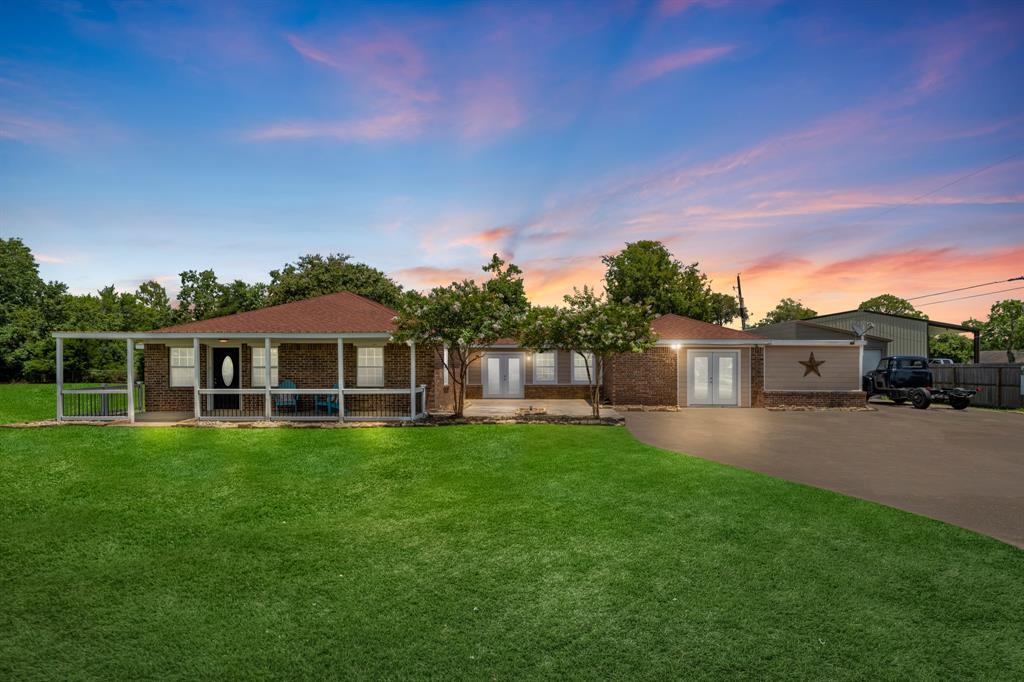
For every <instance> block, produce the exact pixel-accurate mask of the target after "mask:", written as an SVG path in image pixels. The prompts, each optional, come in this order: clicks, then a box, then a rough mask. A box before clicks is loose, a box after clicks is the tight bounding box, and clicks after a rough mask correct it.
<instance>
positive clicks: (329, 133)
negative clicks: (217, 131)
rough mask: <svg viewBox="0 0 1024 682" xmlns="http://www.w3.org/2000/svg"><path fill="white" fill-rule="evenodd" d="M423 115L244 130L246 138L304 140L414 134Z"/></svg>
mask: <svg viewBox="0 0 1024 682" xmlns="http://www.w3.org/2000/svg"><path fill="white" fill-rule="evenodd" d="M422 124H423V117H422V116H421V115H420V114H419V113H417V112H415V111H405V112H396V113H392V114H386V115H383V116H374V117H371V118H365V119H358V120H351V121H326V122H314V121H292V122H287V123H275V124H273V125H269V126H266V127H264V128H257V129H255V130H251V131H249V132H247V133H245V135H244V137H245V138H246V139H249V140H308V139H315V138H323V139H333V140H343V141H352V142H379V141H382V140H392V139H403V138H410V137H415V136H416V135H418V134H419V133H420V131H421V129H422Z"/></svg>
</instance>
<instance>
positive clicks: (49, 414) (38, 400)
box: [0, 384, 57, 424]
mask: <svg viewBox="0 0 1024 682" xmlns="http://www.w3.org/2000/svg"><path fill="white" fill-rule="evenodd" d="M56 415H57V387H56V386H55V385H54V384H0V424H10V423H11V422H33V421H39V420H41V419H53V418H54V417H55V416H56Z"/></svg>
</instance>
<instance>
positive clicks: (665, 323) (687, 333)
mask: <svg viewBox="0 0 1024 682" xmlns="http://www.w3.org/2000/svg"><path fill="white" fill-rule="evenodd" d="M651 329H653V330H654V332H655V333H656V334H657V335H658V337H659V338H661V339H665V340H671V341H675V340H680V341H685V340H704V339H709V340H710V339H750V340H754V339H760V338H761V337H760V336H758V335H756V334H751V333H750V332H742V331H740V330H738V329H729V328H727V327H722V326H721V325H717V324H709V323H708V322H701V321H700V320H694V319H691V318H689V317H683V316H682V315H673V314H671V313H669V314H668V315H662V316H661V317H659V318H657V319H655V320H654V322H652V323H651Z"/></svg>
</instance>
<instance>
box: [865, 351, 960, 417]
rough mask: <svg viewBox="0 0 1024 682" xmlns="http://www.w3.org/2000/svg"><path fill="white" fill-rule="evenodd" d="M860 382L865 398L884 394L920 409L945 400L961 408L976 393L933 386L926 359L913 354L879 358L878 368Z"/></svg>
mask: <svg viewBox="0 0 1024 682" xmlns="http://www.w3.org/2000/svg"><path fill="white" fill-rule="evenodd" d="M863 383H864V392H865V393H867V394H868V398H871V396H873V395H884V396H888V397H889V399H890V400H892V401H893V402H894V403H896V404H897V405H902V404H903V403H905V402H907V401H908V400H909V401H910V402H911V404H912V405H913V406H914V407H916V408H917V409H919V410H925V409H928V406H929V405H931V404H932V401H934V400H945V401H948V402H949V405H950V407H952V408H953V409H954V410H962V409H964V408H966V407H967V406H968V405H970V404H971V398H972V397H973V396H974V394H975V393H977V391H976V390H975V389H971V388H932V370H931V369H930V368H929V367H928V358H922V357H920V356H916V355H893V356H890V357H887V358H882V360H881V361H880V362H879V363H878V367H876V368H875V369H873V370H871V371H870V372H868V373H867V374H865V375H864V382H863Z"/></svg>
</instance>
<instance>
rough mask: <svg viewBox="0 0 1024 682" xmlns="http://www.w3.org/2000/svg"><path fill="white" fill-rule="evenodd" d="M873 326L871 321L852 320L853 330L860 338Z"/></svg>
mask: <svg viewBox="0 0 1024 682" xmlns="http://www.w3.org/2000/svg"><path fill="white" fill-rule="evenodd" d="M874 328H875V325H874V324H872V323H871V322H854V323H853V331H854V333H855V334H856V335H857V336H859V337H860V338H862V339H863V338H864V335H865V334H867V333H868V332H869V331H871V330H872V329H874Z"/></svg>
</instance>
